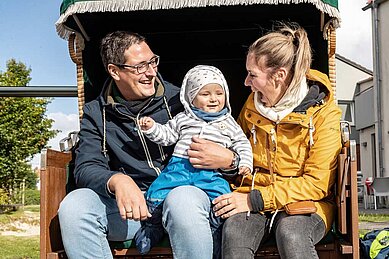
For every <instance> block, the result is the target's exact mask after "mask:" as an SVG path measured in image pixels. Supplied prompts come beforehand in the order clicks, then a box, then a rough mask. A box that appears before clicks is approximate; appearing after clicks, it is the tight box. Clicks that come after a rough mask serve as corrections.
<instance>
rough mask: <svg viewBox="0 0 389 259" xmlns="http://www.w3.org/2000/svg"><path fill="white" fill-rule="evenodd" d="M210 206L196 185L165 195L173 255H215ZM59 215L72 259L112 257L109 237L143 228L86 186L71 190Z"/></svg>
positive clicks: (124, 237)
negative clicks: (123, 218) (123, 217)
mask: <svg viewBox="0 0 389 259" xmlns="http://www.w3.org/2000/svg"><path fill="white" fill-rule="evenodd" d="M210 208H211V204H210V201H209V198H208V196H207V195H206V193H205V192H203V191H202V190H200V189H198V188H197V187H193V186H180V187H177V188H175V189H174V190H172V191H171V192H170V193H169V195H168V196H167V197H166V200H165V202H164V207H163V217H162V222H163V225H164V227H165V229H166V231H167V232H168V233H169V238H170V243H171V245H172V250H173V256H174V258H178V259H181V258H207V259H209V258H212V249H213V246H212V234H211V228H210V225H209V212H210ZM58 215H59V221H60V225H61V233H62V240H63V243H64V247H65V251H66V254H67V256H68V258H70V259H73V258H74V259H81V258H87V259H89V258H112V254H111V250H110V247H109V245H108V240H110V241H124V240H128V239H132V238H133V237H134V235H135V233H136V231H137V230H138V229H139V228H140V222H136V221H133V220H122V219H121V217H120V214H119V211H118V208H117V205H116V200H115V199H111V198H105V197H102V196H99V195H98V194H96V193H95V192H93V191H92V190H90V189H86V188H85V189H77V190H75V191H73V192H71V193H69V194H68V195H67V196H66V197H65V199H64V200H63V201H62V202H61V205H60V208H59V211H58ZM107 239H108V240H107Z"/></svg>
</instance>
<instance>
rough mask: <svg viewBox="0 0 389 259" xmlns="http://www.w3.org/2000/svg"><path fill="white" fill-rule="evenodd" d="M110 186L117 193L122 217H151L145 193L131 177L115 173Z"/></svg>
mask: <svg viewBox="0 0 389 259" xmlns="http://www.w3.org/2000/svg"><path fill="white" fill-rule="evenodd" d="M108 188H109V189H110V190H111V192H113V193H115V196H116V202H117V205H118V208H119V212H120V216H121V217H122V219H124V220H125V219H133V220H136V221H138V220H146V219H147V217H151V215H150V213H149V211H148V210H147V206H146V201H145V198H144V195H143V193H142V191H141V190H140V189H139V187H138V185H136V183H135V182H134V181H133V180H132V179H131V177H129V176H128V175H125V174H121V173H118V174H115V175H113V176H112V177H111V179H110V181H109V184H108Z"/></svg>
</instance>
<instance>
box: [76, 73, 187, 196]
mask: <svg viewBox="0 0 389 259" xmlns="http://www.w3.org/2000/svg"><path fill="white" fill-rule="evenodd" d="M155 88H156V93H155V95H154V96H152V97H149V98H147V99H144V100H139V101H131V102H129V101H126V100H124V99H123V98H122V96H121V94H120V92H119V91H118V88H117V86H116V85H115V83H114V82H113V80H112V79H110V80H108V81H107V82H106V84H105V86H104V87H103V90H102V93H101V95H100V96H99V97H98V98H97V99H96V100H94V101H91V102H89V103H87V104H86V105H85V106H84V114H83V118H82V121H81V127H80V133H79V146H78V148H77V150H76V161H75V164H76V166H75V171H74V177H75V181H76V185H77V187H78V188H82V187H84V188H85V187H86V188H90V189H92V190H93V191H95V192H96V193H98V194H100V195H103V196H106V197H110V194H109V192H108V190H107V182H108V180H109V178H110V177H111V176H112V175H114V174H116V173H118V172H122V173H124V174H127V175H129V176H130V177H131V178H132V179H133V180H134V181H135V183H136V184H137V185H138V186H139V188H140V189H141V190H143V191H145V190H146V189H147V188H148V187H149V186H150V184H151V183H152V182H153V181H154V180H155V178H156V177H157V176H158V174H159V173H160V172H161V171H162V170H163V168H164V167H165V165H166V164H167V163H168V162H169V159H170V157H171V154H172V152H173V146H170V147H162V146H159V145H157V144H155V143H153V142H151V141H150V140H148V139H147V138H146V137H145V136H144V135H143V134H142V132H141V131H140V130H139V129H138V126H137V125H138V123H137V121H138V120H139V118H140V117H143V116H149V117H152V118H153V119H154V120H155V121H157V122H159V123H162V124H164V123H166V122H167V121H168V120H169V119H170V118H171V117H173V116H175V115H176V114H177V113H179V112H180V111H182V110H183V107H182V104H181V102H180V98H179V92H180V89H179V88H178V87H176V86H174V85H172V84H170V83H168V82H166V81H163V80H162V78H161V76H160V75H159V74H158V77H157V78H156V83H155Z"/></svg>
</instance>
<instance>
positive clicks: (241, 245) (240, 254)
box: [222, 212, 325, 259]
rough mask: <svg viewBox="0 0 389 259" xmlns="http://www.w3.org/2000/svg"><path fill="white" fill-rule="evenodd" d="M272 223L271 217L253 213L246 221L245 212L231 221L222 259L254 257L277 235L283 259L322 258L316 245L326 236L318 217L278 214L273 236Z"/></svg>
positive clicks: (223, 246)
mask: <svg viewBox="0 0 389 259" xmlns="http://www.w3.org/2000/svg"><path fill="white" fill-rule="evenodd" d="M270 221H271V218H270V217H266V216H264V215H261V214H253V213H252V214H251V216H250V218H249V219H246V213H239V214H235V215H234V216H231V217H230V218H228V219H227V220H226V222H225V223H224V227H223V245H222V254H223V258H224V259H231V258H239V259H240V258H247V259H248V258H254V253H255V252H256V251H257V249H258V248H259V246H260V245H261V244H263V242H265V241H266V240H267V239H268V238H269V237H270V236H273V237H274V235H275V236H276V242H277V248H278V252H279V253H280V256H281V258H288V259H304V258H307V259H312V258H319V257H318V255H317V252H316V250H315V244H316V243H318V242H319V241H320V240H321V239H322V238H323V236H324V234H325V224H324V221H323V220H322V219H321V217H320V216H319V215H317V214H313V215H309V216H307V215H295V216H288V215H287V214H286V213H285V212H279V213H278V215H277V216H276V217H275V220H274V223H273V226H272V229H271V233H272V234H271V235H270V234H269V226H270Z"/></svg>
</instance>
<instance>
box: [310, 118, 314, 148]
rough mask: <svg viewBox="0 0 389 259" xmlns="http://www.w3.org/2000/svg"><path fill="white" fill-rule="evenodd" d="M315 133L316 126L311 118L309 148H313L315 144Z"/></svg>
mask: <svg viewBox="0 0 389 259" xmlns="http://www.w3.org/2000/svg"><path fill="white" fill-rule="evenodd" d="M313 132H315V125H313V122H312V116H311V117H310V118H309V146H310V147H312V146H313V144H315V143H314V142H313Z"/></svg>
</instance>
